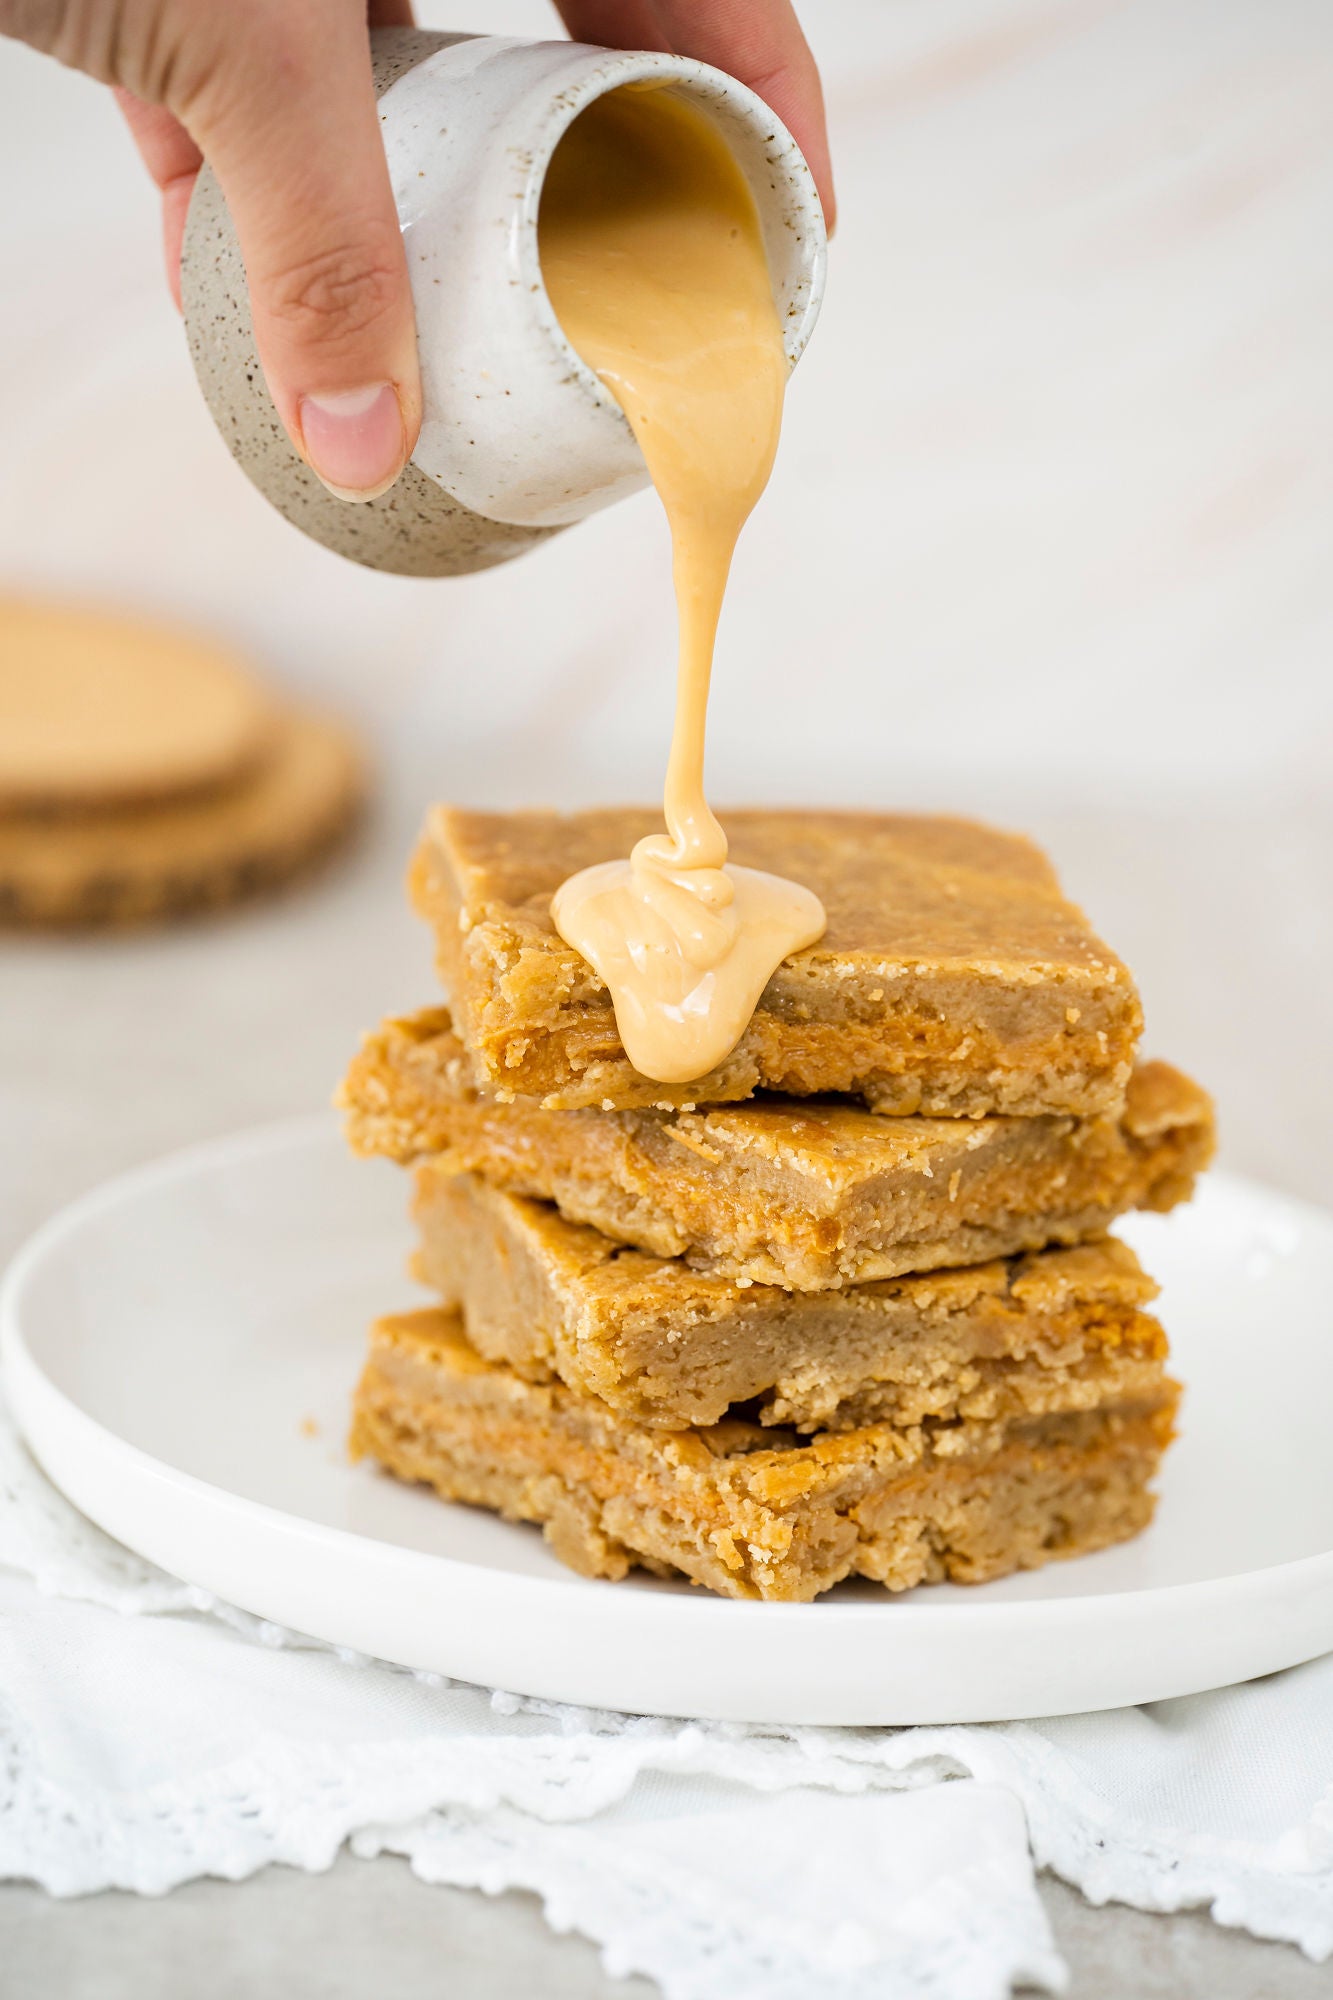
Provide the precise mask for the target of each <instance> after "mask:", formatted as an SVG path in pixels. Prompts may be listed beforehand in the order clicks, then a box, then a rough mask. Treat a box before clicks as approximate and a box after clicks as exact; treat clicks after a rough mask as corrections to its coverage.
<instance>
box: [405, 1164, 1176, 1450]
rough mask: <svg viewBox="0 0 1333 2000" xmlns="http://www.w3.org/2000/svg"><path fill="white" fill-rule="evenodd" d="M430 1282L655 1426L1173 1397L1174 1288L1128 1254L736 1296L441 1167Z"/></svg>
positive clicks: (489, 1334) (521, 1367)
mask: <svg viewBox="0 0 1333 2000" xmlns="http://www.w3.org/2000/svg"><path fill="white" fill-rule="evenodd" d="M416 1217H417V1222H418V1224H419V1226H420V1230H421V1248H420V1251H419V1253H418V1256H417V1259H416V1262H415V1270H416V1274H417V1276H418V1277H419V1278H420V1279H421V1280H422V1281H423V1282H424V1283H425V1284H427V1285H429V1286H430V1287H431V1288H432V1290H434V1291H435V1292H437V1293H438V1294H439V1296H440V1298H441V1299H443V1300H444V1302H445V1303H446V1304H448V1305H451V1306H457V1307H458V1308H460V1310H461V1311H462V1313H463V1318H464V1321H465V1323H466V1326H467V1331H468V1338H469V1340H470V1341H471V1342H472V1345H473V1346H474V1347H475V1348H477V1350H478V1351H479V1352H480V1353H481V1354H482V1355H483V1356H484V1357H485V1358H486V1359H487V1360H489V1361H502V1362H505V1363H506V1364H507V1365H508V1366H510V1367H511V1368H515V1369H517V1371H518V1372H519V1374H521V1375H525V1376H527V1377H528V1378H529V1379H530V1380H534V1381H542V1380H545V1379H548V1378H549V1377H550V1376H551V1375H553V1374H554V1375H558V1376H559V1377H560V1378H561V1379H562V1380H563V1381H564V1382H566V1383H568V1385H569V1386H570V1388H572V1389H578V1390H581V1391H583V1392H584V1393H585V1394H588V1395H593V1396H598V1397H600V1398H601V1400H602V1401H603V1402H604V1403H606V1405H607V1406H608V1408H610V1409H611V1410H614V1411H616V1412H618V1413H620V1414H622V1415H624V1416H625V1417H627V1418H629V1419H631V1420H633V1421H634V1422H636V1423H641V1424H657V1425H665V1426H667V1427H670V1428H677V1429H678V1428H679V1427H680V1426H681V1425H684V1424H712V1423H716V1422H718V1421H719V1419H720V1418H722V1417H723V1416H725V1415H726V1413H727V1411H728V1410H729V1409H731V1408H734V1406H736V1405H737V1404H746V1405H747V1406H750V1407H751V1409H752V1413H753V1414H754V1416H755V1418H756V1420H757V1421H758V1422H760V1423H763V1424H786V1425H789V1426H791V1427H792V1428H794V1429H796V1430H800V1431H814V1430H855V1429H858V1428H860V1427H861V1426H862V1425H865V1424H871V1423H893V1424H899V1425H911V1424H919V1423H924V1422H925V1421H926V1420H927V1419H930V1420H932V1421H936V1422H940V1421H943V1422H955V1421H957V1420H958V1419H960V1418H969V1419H972V1418H983V1417H984V1418H986V1419H988V1420H994V1419H997V1418H999V1419H1004V1420H1006V1421H1007V1420H1009V1419H1010V1418H1015V1417H1030V1416H1047V1415H1051V1414H1054V1413H1058V1412H1060V1411H1065V1410H1081V1409H1089V1408H1091V1407H1093V1406H1094V1405H1097V1404H1100V1403H1105V1402H1124V1401H1133V1400H1135V1399H1137V1398H1140V1397H1142V1396H1143V1395H1146V1394H1149V1393H1155V1391H1156V1390H1157V1388H1158V1387H1159V1386H1160V1382H1161V1376H1162V1364H1163V1361H1164V1359H1165V1356H1166V1338H1165V1335H1164V1334H1163V1332H1162V1329H1161V1327H1160V1326H1159V1325H1158V1323H1157V1321H1156V1320H1155V1319H1154V1318H1152V1316H1151V1315H1150V1314H1149V1313H1148V1312H1146V1311H1145V1310H1144V1308H1145V1306H1146V1305H1147V1304H1148V1303H1149V1302H1150V1301H1151V1300H1152V1298H1153V1297H1154V1296H1155V1294H1156V1290H1157V1287H1156V1286H1155V1285H1154V1283H1153V1282H1152V1280H1151V1279H1150V1278H1149V1277H1147V1276H1146V1274H1145V1273H1144V1271H1143V1270H1142V1269H1141V1267H1140V1265H1139V1263H1138V1260H1137V1258H1136V1257H1135V1256H1134V1253H1133V1252H1132V1251H1131V1250H1130V1249H1129V1248H1128V1246H1127V1245H1125V1244H1123V1243H1117V1242H1115V1241H1114V1240H1113V1239H1111V1238H1104V1239H1103V1240H1102V1241H1101V1242H1100V1243H1088V1244H1083V1245H1080V1246H1079V1247H1078V1248H1077V1249H1074V1250H1044V1251H1039V1252H1037V1253H1036V1254H1035V1255H1029V1256H1023V1257H1014V1258H1011V1259H1005V1260H997V1261H995V1262H992V1263H988V1264H976V1265H973V1266H972V1267H971V1268H970V1269H968V1270H962V1271H940V1272H937V1273H933V1274H932V1275H930V1276H928V1277H912V1278H893V1279H888V1280H885V1281H882V1282H880V1283H876V1284H868V1285H852V1286H850V1287H848V1288H847V1289H846V1290H845V1291H839V1292H786V1291H781V1290H779V1289H778V1288H777V1287H775V1286H772V1285H737V1284H733V1283H732V1282H731V1281H730V1280H729V1279H726V1278H719V1277H716V1276H711V1275H708V1274H706V1273H701V1272H698V1271H693V1270H691V1269H690V1267H689V1266H688V1265H687V1264H684V1263H682V1262H681V1261H680V1259H679V1258H661V1257H651V1256H647V1255H645V1253H644V1252H643V1251H641V1250H625V1249H622V1248H621V1247H620V1246H619V1245H618V1244H615V1243H612V1242H610V1241H609V1240H608V1239H607V1238H606V1237H605V1236H602V1235H601V1234H600V1233H599V1232H598V1231H597V1230H595V1229H585V1228H583V1227H582V1226H581V1225H580V1224H579V1223H576V1222H566V1221H565V1220H564V1218H563V1217H562V1216H561V1215H560V1214H559V1213H558V1212H557V1211H556V1210H555V1209H553V1208H551V1207H549V1206H548V1205H547V1204H546V1203H545V1202H535V1201H525V1200H524V1199H523V1198H522V1197H521V1196H519V1195H512V1194H503V1193H501V1192H500V1191H499V1190H498V1189H495V1188H489V1187H487V1186H486V1185H485V1183H484V1182H482V1181H479V1180H476V1179H474V1178H473V1177H472V1176H470V1175H467V1174H463V1175H457V1176H453V1177H447V1176H445V1175H442V1174H438V1173H433V1172H423V1173H422V1174H421V1175H420V1176H419V1180H418V1193H417V1202H416Z"/></svg>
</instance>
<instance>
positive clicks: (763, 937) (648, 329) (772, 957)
mask: <svg viewBox="0 0 1333 2000" xmlns="http://www.w3.org/2000/svg"><path fill="white" fill-rule="evenodd" d="M539 229H540V251H541V260H542V272H543V276H544V278H545V281H546V288H547V291H548V293H549V295H550V298H551V302H552V304H553V306H554V307H555V311H556V314H557V316H558V317H559V320H560V323H561V325H562V327H563V328H564V330H565V333H566V334H567V336H568V338H569V340H570V342H571V344H572V345H573V347H574V348H575V350H576V351H577V352H578V353H579V354H580V355H582V357H583V358H584V360H585V361H586V362H587V363H588V364H589V366H590V367H591V368H593V369H594V370H595V371H596V373H597V375H598V376H599V377H600V379H601V380H602V381H603V382H604V383H605V384H606V386H607V388H608V389H609V390H610V391H611V393H612V395H614V396H615V397H616V399H617V401H618V402H619V403H620V405H621V407H622V408H623V410H624V412H625V415H626V417H627V418H628V419H629V423H630V427H631V429H632V430H633V432H634V435H635V437H636V438H637V440H638V442H639V446H640V448H641V450H642V452H643V456H644V460H645V462H646V464H647V466H648V470H649V473H650V474H651V476H652V481H653V484H654V486H655V487H656V488H657V492H658V495H659V497H660V498H661V501H662V505H663V507H664V508H665V510H666V515H667V520H668V523H669V525H670V529H671V543H672V556H673V575H674V580H675V589H676V605H677V613H678V618H679V624H680V659H679V666H678V670H677V684H676V717H675V726H674V729H673V732H672V738H671V751H670V756H669V759H668V763H667V773H666V788H665V797H664V802H663V803H664V813H665V819H666V828H667V830H666V832H665V834H653V835H650V836H649V837H648V838H647V839H644V840H641V841H639V842H638V844H637V845H636V847H635V848H634V851H633V853H632V854H631V855H630V857H629V859H628V860H626V861H611V862H605V863H603V864H601V865H600V866H598V867H596V868H587V869H584V870H583V871H582V872H581V873H580V874H578V875H574V876H572V877H571V878H570V880H569V881H567V882H565V883H564V884H563V885H562V886H561V887H560V889H559V890H557V892H556V895H555V898H554V900H553V902H552V904H551V914H552V917H553V919H554V922H555V926H556V929H557V930H558V931H559V933H560V935H561V937H562V938H564V940H565V942H566V943H567V944H569V945H571V946H572V947H573V948H574V950H576V951H578V952H580V953H581V954H582V956H583V957H584V958H586V959H587V960H588V962H589V963H590V964H591V965H592V966H593V968H594V969H595V971H596V972H597V973H598V974H599V975H600V977H601V978H602V979H603V980H604V981H605V983H606V985H607V987H608V989H609V991H610V993H611V997H612V1000H613V1002H614V1005H615V1011H616V1025H617V1027H618V1028H619V1030H620V1038H621V1040H622V1042H623V1043H624V1046H625V1052H626V1054H627V1055H628V1057H629V1059H630V1061H631V1062H632V1063H633V1065H634V1067H635V1068H636V1069H637V1070H639V1071H640V1072H641V1073H642V1074H643V1075H645V1076H650V1077H653V1078H656V1079H658V1080H659V1081H662V1082H672V1083H677V1082H685V1081H688V1080H689V1079H691V1078H694V1077H700V1076H704V1075H706V1074H707V1072H708V1071H709V1070H711V1069H714V1068H715V1067H716V1066H717V1064H718V1063H719V1062H721V1061H722V1060H723V1058H724V1057H725V1056H726V1055H728V1054H729V1052H730V1051H731V1050H732V1049H733V1048H734V1047H735V1045H736V1043H737V1042H738V1041H739V1040H740V1037H741V1036H742V1035H743V1034H744V1032H745V1029H746V1028H747V1026H748V1025H749V1022H750V1018H751V1016H752V1014H753V1013H754V1010H755V1007H756V1006H757V1004H758V1001H759V996H760V994H761V993H762V992H763V990H764V987H765V986H766V985H767V983H768V981H769V979H770V977H771V976H772V974H773V972H774V970H775V969H776V967H777V966H778V965H779V964H780V963H781V961H782V960H783V959H784V958H785V957H786V956H787V955H788V953H789V952H792V951H796V950H799V949H800V947H801V946H803V945H808V944H813V943H814V942H815V940H816V939H817V938H819V937H820V936H822V934H823V931H824V924H825V918H824V911H823V908H822V906H821V904H820V902H819V900H818V898H817V897H816V896H813V895H812V894H811V893H810V891H809V890H807V889H802V888H799V887H798V886H797V885H796V884H794V883H791V882H784V881H782V880H781V879H780V878H779V877H778V876H775V875H767V874H763V873H761V872H759V871H758V870H755V869H750V868H739V867H735V866H733V865H731V864H729V863H728V861H727V838H726V835H725V833H724V832H723V830H722V828H721V826H720V825H719V824H718V821H717V820H716V818H715V817H714V815H713V813H712V811H711V810H710V808H709V805H708V801H707V798H706V796H705V793H704V735H705V725H706V720H707V711H708V686H709V680H710V677H711V674H712V665H713V649H714V643H715V640H716V636H717V626H718V618H719V615H720V613H721V609H722V600H723V596H724V593H725V591H726V586H727V576H728V573H729V571H730V568H731V559H732V555H733V552H734V550H735V547H736V542H737V538H738V537H739V535H740V531H741V529H742V527H743V526H744V525H745V522H746V520H747V518H748V517H749V514H750V512H751V509H752V508H753V507H754V504H755V502H756V501H757V500H758V498H759V495H760V494H761V493H762V492H763V490H764V487H765V486H766V485H767V483H768V476H769V473H770V471H771V469H772V465H773V456H774V453H775V451H776V449H777V442H778V433H779V430H780V428H781V424H782V398H783V392H784V390H785V388H786V382H787V372H788V370H787V358H786V354H785V352H784V350H783V345H782V329H781V326H780V323H779V321H778V315H777V309H776V307H775V306H774V303H773V293H772V286H771V282H770V279H769V272H768V261H767V258H766V257H765V254H764V244H763V237H762V235H761V233H760V227H759V217H758V214H757V212H756V209H755V204H754V199H753V196H752V195H751V193H750V189H749V186H748V184H747V182H746V180H745V177H744V175H743V174H742V172H741V170H740V167H739V166H738V165H737V163H736V161H735V159H734V158H733V157H732V154H731V153H730V151H729V150H728V148H727V146H726V145H725V143H724V142H723V140H722V138H721V137H720V135H719V134H718V132H717V131H716V130H715V129H714V127H713V126H712V125H711V124H710V123H709V121H708V120H707V118H705V117H704V116H703V114H702V113H701V112H699V111H697V110H696V109H695V108H694V107H693V106H692V105H691V104H689V103H688V102H685V101H684V100H682V99H679V98H677V97H675V96H674V95H672V94H671V93H670V92H669V91H664V90H652V91H647V92H645V91H642V90H638V89H635V88H634V87H633V86H631V87H629V88H627V89H624V90H618V91H613V92H611V93H609V94H608V95H607V96H605V97H601V98H599V99H597V101H596V102H595V103H593V104H592V105H590V106H589V108H588V109H587V110H586V111H584V112H583V113H582V114H581V115H580V116H579V117H578V118H577V119H576V120H575V121H574V123H573V124H572V125H571V126H570V128H569V131H568V132H567V133H566V134H565V136H564V138H563V139H562V140H561V142H560V145H559V147H558V148H557V149H556V152H555V156H554V158H553V159H552V162H551V166H550V169H549V171H548V173H547V177H546V184H545V188H544V191H543V195H542V208H541V216H540V223H539Z"/></svg>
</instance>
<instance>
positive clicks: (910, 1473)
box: [351, 1311, 1176, 1601]
mask: <svg viewBox="0 0 1333 2000" xmlns="http://www.w3.org/2000/svg"><path fill="white" fill-rule="evenodd" d="M1175 1399H1176V1389H1175V1385H1174V1384H1173V1383H1170V1382H1165V1381H1164V1382H1162V1383H1161V1384H1160V1385H1159V1387H1158V1388H1157V1390H1156V1391H1155V1392H1154V1393H1153V1394H1151V1395H1149V1396H1147V1397H1145V1398H1144V1399H1143V1400H1140V1401H1134V1402H1127V1403H1123V1404H1119V1405H1116V1406H1115V1407H1110V1408H1101V1409H1096V1410H1089V1411H1083V1412H1079V1413H1075V1414H1069V1415H1062V1416H1055V1417H1040V1418H1036V1419H1033V1420H1024V1421H1020V1422H1016V1423H1012V1424H1008V1425H1005V1424H1002V1423H985V1422H982V1423H960V1424H955V1425H951V1426H943V1427H931V1426H919V1427H915V1428H910V1429H901V1428H897V1427H895V1426H893V1425H890V1424H875V1425H871V1426H868V1427H866V1428H864V1429H861V1430H855V1431H845V1432H836V1433H835V1432H825V1433H823V1434H821V1435H820V1436H818V1437H815V1438H812V1439H801V1438H799V1437H798V1436H797V1435H796V1434H795V1433H794V1432H782V1431H778V1432H775V1431H773V1430H766V1429H763V1428H761V1427H760V1426H759V1425H757V1424H753V1423H750V1422H747V1421H744V1420H741V1419H737V1418H728V1419H726V1420H724V1421H723V1422H721V1423H719V1424H715V1425H713V1426H711V1427H708V1428H703V1429H690V1430H677V1431H661V1430H655V1429H649V1428H647V1427H646V1426H642V1425H636V1424H631V1423H626V1422H625V1420H624V1419H623V1418H621V1417H619V1416H617V1415H615V1414H613V1413H612V1412H611V1411H610V1410H608V1409H607V1408H606V1406H605V1405H604V1404H603V1403H600V1402H598V1401H597V1400H596V1399H595V1398H593V1397H590V1396H583V1395H579V1394H578V1393H577V1392H575V1391H574V1390H571V1389H569V1388H566V1387H565V1385H564V1384H563V1383H561V1382H543V1383H533V1382H529V1381H527V1380H525V1379H524V1378H523V1377H522V1376H521V1375H519V1374H517V1373H515V1372H514V1370H512V1369H509V1368H505V1367H502V1366H497V1365H496V1364H495V1363H492V1362H488V1361H485V1360H483V1359H482V1358H481V1356H480V1355H478V1354H477V1352H476V1350H475V1349H474V1348H473V1347H471V1346H470V1345H469V1343H468V1341H467V1339H466V1338H465V1336H464V1334H463V1329H462V1322H461V1319H460V1318H459V1316H458V1315H457V1314H456V1313H451V1312H447V1311H427V1312H419V1313H409V1314H404V1315H401V1316H398V1317H395V1318H390V1319H384V1320H380V1321H379V1322H378V1323H377V1324H376V1326H375V1327H374V1329H373V1331H372V1334H371V1345H370V1355H369V1359H368V1362H367V1365H366V1368H365V1372H364V1374H363V1375H362V1378H361V1382H360V1385H359V1387H358V1390H357V1394H356V1402H355V1410H354V1418H353V1427H352V1438H351V1444H352V1450H353V1452H354V1454H355V1455H357V1456H366V1455H368V1456H370V1457H372V1458H374V1459H376V1460H377V1461H378V1462H379V1464H380V1465H382V1466H383V1467H384V1468H385V1469H386V1470H387V1471H389V1472H391V1473H394V1474H395V1475H397V1477H399V1478H401V1479H408V1480H418V1481H423V1482H425V1483H426V1484H428V1485H430V1486H432V1487H434V1488H435V1490H436V1491H437V1492H438V1493H439V1494H440V1495H441V1496H442V1497H443V1498H445V1499H447V1500H463V1501H468V1502H471V1503H472V1504H474V1505H477V1506H481V1507H487V1508H491V1509H493V1510H494V1511H496V1512H498V1513H501V1514H503V1515H505V1516H506V1517H507V1518H508V1519H511V1520H522V1521H537V1522H540V1523H541V1524H542V1526H543V1528H544V1531H545V1533H546V1536H547V1539H548V1541H549V1542H550V1544H551V1547H552V1549H553V1550H554V1552H555V1554H556V1555H557V1556H559V1557H560V1558H561V1560H562V1561H564V1562H566V1563H568V1564H569V1565H570V1566H571V1567H572V1568H574V1569H577V1570H580V1571H582V1572H583V1574H584V1575H587V1576H605V1577H622V1576H624V1575H625V1574H626V1572H627V1571H628V1570H629V1569H630V1567H631V1566H632V1565H634V1564H639V1565H642V1566H643V1567H645V1568H648V1569H651V1570H654V1571H657V1572H658V1573H668V1574H669V1573H671V1572H680V1573H683V1574H684V1575H685V1576H688V1577H691V1578H693V1579H694V1581H696V1582H698V1583H702V1584H705V1585H706V1586H707V1587H708V1588H709V1589H711V1590H714V1591H718V1592H720V1593H721V1594H722V1595H724V1596H728V1597H742V1598H747V1597H748V1598H769V1599H786V1600H788V1601H804V1600H808V1599H810V1598H813V1597H815V1596H817V1595H818V1594H819V1593H820V1592H821V1591H824V1590H828V1589H829V1588H830V1587H831V1586H832V1585H833V1584H835V1583H838V1582H839V1581H840V1580H841V1579H842V1578H843V1577H846V1576H851V1575H858V1576H864V1577H869V1578H873V1579H874V1580H875V1581H877V1582H879V1583H882V1584H884V1585H885V1586H886V1587H887V1588H888V1589H890V1590H906V1589H909V1588H911V1587H912V1586H913V1585H914V1584H917V1583H922V1582H931V1581H938V1580H941V1579H944V1578H951V1579H953V1580H955V1581H958V1582H966V1583H975V1582H984V1581H986V1580H987V1579H989V1578H992V1577H997V1576H1003V1575H1005V1574H1007V1573H1008V1572H1009V1571H1011V1570H1015V1569H1028V1568H1033V1567H1036V1566H1037V1565H1038V1564H1041V1563H1044V1562H1049V1561H1051V1560H1052V1559H1054V1558H1057V1557H1064V1556H1073V1555H1080V1554H1083V1553H1086V1552H1088V1551H1090V1550H1093V1549H1099V1548H1104V1547H1105V1546H1106V1545H1107V1544H1108V1543H1111V1542H1118V1541H1123V1540H1125V1539H1126V1538H1127V1537H1129V1536H1131V1535H1134V1534H1137V1533H1138V1532H1139V1530H1140V1529H1142V1528H1143V1527H1145V1526H1146V1525H1147V1523H1148V1521H1149V1519H1150V1518H1151V1515H1152V1510H1153V1498H1152V1495H1151V1494H1150V1493H1149V1491H1148V1481H1149V1480H1150V1479H1151V1477H1152V1475H1153V1473H1154V1472H1155V1470H1156V1468H1157V1464H1158V1461H1159V1459H1160V1457H1161V1454H1162V1451H1163V1450H1164V1448H1165V1446H1166V1445H1167V1444H1168V1443H1169V1441H1170V1438H1171V1433H1172V1417H1173V1413H1174V1408H1175Z"/></svg>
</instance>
